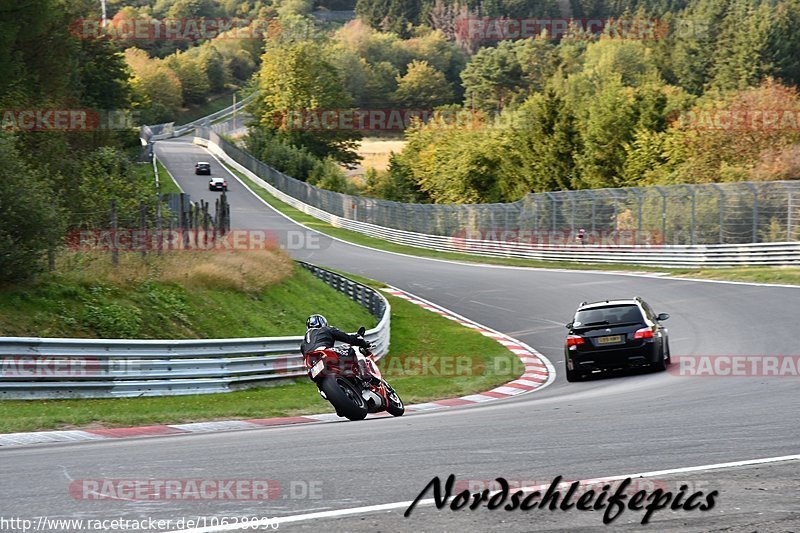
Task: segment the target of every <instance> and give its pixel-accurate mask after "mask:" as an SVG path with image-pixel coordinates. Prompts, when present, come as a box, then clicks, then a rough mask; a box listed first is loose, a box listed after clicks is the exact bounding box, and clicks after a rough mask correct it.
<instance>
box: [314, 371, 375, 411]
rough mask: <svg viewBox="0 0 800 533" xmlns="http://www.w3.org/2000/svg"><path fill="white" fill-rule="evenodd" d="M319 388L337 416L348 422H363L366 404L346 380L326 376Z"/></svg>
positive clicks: (353, 386) (358, 392)
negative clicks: (346, 419)
mask: <svg viewBox="0 0 800 533" xmlns="http://www.w3.org/2000/svg"><path fill="white" fill-rule="evenodd" d="M321 388H322V392H324V393H325V397H326V398H327V399H328V401H329V402H330V403H331V405H333V407H334V408H335V409H336V413H337V414H339V416H344V417H346V418H348V419H349V420H363V419H364V418H365V417H366V416H367V403H366V402H365V401H364V398H362V397H361V391H360V390H358V388H357V387H356V386H355V385H353V384H352V383H350V381H349V380H347V379H346V378H343V377H341V376H326V377H325V379H323V380H322V385H321Z"/></svg>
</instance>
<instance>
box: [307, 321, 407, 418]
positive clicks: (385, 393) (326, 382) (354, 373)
mask: <svg viewBox="0 0 800 533" xmlns="http://www.w3.org/2000/svg"><path fill="white" fill-rule="evenodd" d="M365 331H366V330H365V329H364V328H363V327H361V328H360V329H359V330H358V333H357V335H358V336H359V337H361V338H363V337H364V333H365ZM371 348H372V346H370V348H362V347H359V348H358V350H359V351H360V353H361V354H362V356H363V357H362V358H359V357H358V356H357V355H355V353H354V352H352V350H354V348H353V347H351V346H347V345H344V346H342V347H334V348H327V349H323V350H314V351H312V352H308V353H307V354H306V355H305V356H303V359H304V362H305V366H306V370H307V371H308V377H309V378H311V380H312V381H313V382H314V383H316V384H317V388H318V389H319V394H320V396H322V397H323V398H324V399H325V400H327V401H328V402H330V404H331V405H333V407H334V408H335V409H336V414H337V415H339V416H342V417H346V418H348V419H350V420H362V419H364V418H365V417H366V416H367V414H368V413H380V412H382V411H387V412H388V413H389V414H390V415H392V416H402V415H403V413H404V412H405V405H404V404H403V400H401V399H400V396H399V395H398V394H397V392H395V390H394V389H393V388H392V386H391V385H389V384H388V383H387V382H386V380H384V379H383V377H382V375H381V371H380V369H378V365H377V364H376V363H375V354H373V353H372V350H371ZM359 359H360V361H359ZM359 363H363V364H359Z"/></svg>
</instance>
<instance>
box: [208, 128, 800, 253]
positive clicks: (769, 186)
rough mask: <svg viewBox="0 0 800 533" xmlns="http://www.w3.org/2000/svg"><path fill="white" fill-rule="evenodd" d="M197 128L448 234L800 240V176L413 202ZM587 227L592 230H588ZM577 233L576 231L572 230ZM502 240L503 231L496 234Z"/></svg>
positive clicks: (315, 194) (290, 190) (273, 177)
mask: <svg viewBox="0 0 800 533" xmlns="http://www.w3.org/2000/svg"><path fill="white" fill-rule="evenodd" d="M198 136H199V137H201V138H203V139H206V140H210V141H211V142H213V143H216V144H218V145H219V146H220V147H221V148H222V149H223V150H224V151H225V152H226V153H227V154H228V155H229V156H230V157H231V158H232V159H234V160H235V161H236V162H238V163H239V164H241V165H243V166H244V167H246V168H248V169H249V170H250V171H252V172H254V173H255V174H256V175H258V176H260V177H261V178H263V179H264V180H266V181H267V182H269V183H270V184H271V185H273V186H274V187H276V188H277V189H278V190H280V191H282V192H284V193H286V194H288V195H290V196H292V197H294V198H296V199H298V200H300V201H302V202H304V203H306V204H309V205H311V206H314V207H316V208H319V209H321V210H323V211H326V212H328V213H331V214H333V215H336V216H339V217H342V218H346V219H349V220H356V221H359V222H368V223H371V224H376V225H379V226H384V227H388V228H395V229H399V230H404V231H412V232H417V233H424V234H428V235H442V236H470V235H473V236H477V237H478V238H481V236H483V237H484V238H485V236H486V235H487V234H488V233H489V232H491V233H492V234H494V235H501V234H502V235H508V234H509V233H513V232H521V231H525V232H530V234H532V235H536V236H538V237H534V239H538V240H539V241H540V242H544V241H545V240H546V239H547V240H553V239H554V238H556V237H555V236H556V235H557V236H559V237H558V238H561V239H564V240H566V239H569V240H574V238H573V236H574V235H581V234H584V233H585V234H587V235H588V236H591V235H607V234H610V233H616V234H620V233H625V232H627V235H628V236H629V242H626V243H620V242H618V241H617V242H616V244H631V245H650V244H667V245H695V244H744V243H760V242H785V241H796V240H798V238H800V181H771V182H735V183H710V184H698V185H663V186H650V187H626V188H618V189H593V190H580V191H558V192H546V193H536V194H528V195H526V196H525V197H524V198H523V199H521V200H519V201H516V202H513V203H506V204H405V203H400V202H391V201H387V200H378V199H375V198H365V197H361V196H351V195H346V194H341V193H336V192H332V191H328V190H324V189H320V188H317V187H314V186H312V185H309V184H307V183H305V182H303V181H300V180H297V179H295V178H292V177H290V176H287V175H285V174H283V173H281V172H278V171H277V170H275V169H273V168H272V167H270V166H269V165H267V164H265V163H263V162H261V161H259V160H257V159H256V158H255V157H253V156H252V155H250V154H249V153H247V152H245V151H244V150H242V149H241V148H238V147H236V146H234V145H232V144H231V143H229V142H227V141H225V139H222V138H221V137H220V136H219V135H217V134H216V133H215V132H213V131H211V130H210V129H208V128H201V129H199V130H198ZM582 230H583V231H582ZM565 235H568V236H569V237H566V238H565V237H564V236H565ZM495 238H497V237H495Z"/></svg>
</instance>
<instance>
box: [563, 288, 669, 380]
mask: <svg viewBox="0 0 800 533" xmlns="http://www.w3.org/2000/svg"><path fill="white" fill-rule="evenodd" d="M668 318H669V315H668V314H666V313H661V314H659V315H656V314H655V313H654V312H653V309H652V308H651V307H650V306H649V305H648V304H647V302H645V301H644V300H642V299H641V298H639V297H638V296H637V297H635V298H632V299H630V300H606V301H604V302H594V303H587V302H583V303H582V304H581V305H580V307H578V310H577V312H576V313H575V318H574V319H573V320H572V322H570V323H569V324H567V329H568V330H569V333H568V335H567V340H566V343H565V345H564V363H565V365H566V373H567V381H580V380H582V379H583V378H584V377H585V376H586V375H587V374H590V373H594V372H598V371H604V370H614V369H619V368H637V367H651V368H654V369H656V370H666V369H667V365H669V364H670V362H671V361H670V352H669V337H668V336H667V328H665V327H664V326H662V325H661V322H663V321H665V320H667V319H668Z"/></svg>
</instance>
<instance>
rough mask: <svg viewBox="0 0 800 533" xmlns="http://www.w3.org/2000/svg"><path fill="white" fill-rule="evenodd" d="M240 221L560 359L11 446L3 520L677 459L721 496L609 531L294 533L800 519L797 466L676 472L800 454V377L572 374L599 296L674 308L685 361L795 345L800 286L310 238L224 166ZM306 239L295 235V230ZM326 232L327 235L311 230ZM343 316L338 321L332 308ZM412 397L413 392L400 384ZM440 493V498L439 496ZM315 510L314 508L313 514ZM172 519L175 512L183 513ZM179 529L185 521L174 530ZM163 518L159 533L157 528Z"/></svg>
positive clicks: (390, 489) (133, 513)
mask: <svg viewBox="0 0 800 533" xmlns="http://www.w3.org/2000/svg"><path fill="white" fill-rule="evenodd" d="M156 150H157V153H158V156H159V158H160V159H161V160H162V162H164V164H165V165H166V166H167V168H168V169H169V170H170V172H171V173H172V174H173V175H174V176H175V178H176V179H177V180H178V182H179V183H180V185H181V187H182V188H183V189H184V190H185V191H186V192H187V193H189V194H191V195H192V200H194V201H197V200H199V199H201V198H203V199H205V200H208V201H210V202H211V203H212V205H213V202H214V199H215V198H216V197H217V196H218V195H219V194H220V193H217V192H211V191H209V190H208V187H207V182H208V177H207V176H195V175H194V170H193V168H194V163H195V162H196V161H198V160H209V161H211V162H212V173H213V174H214V175H225V171H224V169H223V168H222V167H221V166H220V165H219V164H218V162H217V161H215V160H214V159H213V158H212V157H211V156H210V155H209V154H208V153H207V152H205V151H204V150H203V149H202V148H200V147H197V146H194V145H192V144H189V143H188V142H185V141H173V142H160V143H158V144H157V147H156ZM228 183H229V192H228V197H229V201H230V203H231V215H232V226H233V227H234V228H244V229H267V230H270V231H275V232H277V233H278V234H280V235H281V239H282V242H289V240H291V241H292V242H295V243H297V242H299V241H300V240H301V239H300V238H299V237H301V236H302V237H303V239H302V240H303V244H304V246H302V247H299V249H294V250H291V253H292V255H293V256H294V257H296V258H298V259H304V260H308V261H310V262H313V263H316V264H319V265H322V266H327V267H333V268H336V269H341V270H345V271H348V272H352V273H357V274H361V275H364V276H368V277H370V278H374V279H378V280H381V281H384V282H387V283H390V284H392V285H395V286H397V287H399V288H401V289H404V290H407V291H410V292H412V293H415V294H417V295H419V296H421V297H424V298H427V299H429V300H431V301H433V302H435V303H437V304H439V305H442V306H445V307H447V308H449V309H451V310H453V311H455V312H457V313H460V314H462V315H464V316H466V317H468V318H471V319H473V320H476V321H478V322H480V323H483V324H485V325H487V326H489V327H492V328H495V329H497V330H499V331H502V332H504V333H507V334H509V335H512V336H514V337H516V338H518V339H520V340H522V341H524V342H526V343H528V344H529V345H531V346H533V347H534V348H536V349H537V350H539V351H540V352H541V353H543V354H544V355H545V356H546V357H548V358H549V359H550V361H551V362H552V363H553V364H554V365H555V367H556V369H557V371H558V377H557V379H556V381H555V382H554V383H553V384H552V385H550V386H549V387H547V388H546V389H544V390H541V391H538V392H535V393H533V394H529V395H525V396H522V397H518V398H515V399H509V400H504V401H499V402H492V404H491V405H486V406H477V407H470V408H454V409H449V410H446V411H441V412H431V413H425V414H418V415H414V416H409V417H406V418H400V419H371V420H366V421H364V422H359V423H347V422H342V423H338V422H335V423H321V424H314V425H309V426H303V427H282V428H272V429H264V430H253V431H245V432H235V431H234V432H227V433H216V434H207V435H203V434H196V435H185V436H175V437H163V438H150V439H145V440H139V441H137V440H135V439H128V440H124V439H123V440H115V441H104V442H96V443H92V442H89V443H75V444H52V445H42V446H28V447H20V448H13V449H8V450H3V451H2V452H0V453H2V472H3V479H4V483H3V488H2V491H3V492H2V495H0V501H2V508H3V510H2V513H0V514H2V515H3V516H21V517H27V518H32V517H39V516H43V515H46V516H48V517H49V518H59V517H60V518H84V519H90V518H97V519H103V518H117V517H119V518H129V519H141V518H144V517H152V518H163V519H172V520H173V521H175V520H177V519H180V518H187V519H191V518H195V517H197V516H209V517H210V516H217V517H244V516H247V517H272V516H294V515H306V514H309V513H315V512H322V511H335V510H342V509H354V508H362V507H368V506H372V505H377V504H390V503H394V502H407V501H410V500H413V499H414V498H416V497H417V495H418V494H419V493H420V492H421V491H422V489H423V488H424V487H425V486H426V484H427V483H428V482H429V481H430V480H431V478H432V477H434V476H440V477H441V478H443V479H444V478H446V477H447V476H448V475H449V474H455V476H456V478H457V480H460V481H462V482H463V481H466V480H489V479H493V478H495V477H498V476H502V477H505V478H506V479H508V480H510V481H512V483H513V482H514V481H520V482H522V483H523V484H526V485H530V484H546V483H549V482H550V480H552V478H554V477H555V476H558V475H561V476H563V478H564V479H567V480H584V479H589V478H597V477H605V476H625V475H628V474H636V473H646V472H654V471H665V472H663V473H660V474H658V475H657V476H653V477H654V478H656V485H658V486H662V487H668V489H665V490H671V491H673V492H677V491H678V487H679V486H680V485H681V484H684V483H686V484H689V485H690V486H691V488H693V489H697V490H702V491H704V492H705V493H706V494H707V493H708V492H710V491H713V490H718V491H720V494H719V496H718V498H717V501H716V506H715V507H714V508H713V509H711V510H710V511H707V512H700V511H698V510H695V511H691V512H687V511H675V512H673V511H669V510H661V511H658V512H656V513H655V514H654V515H653V517H652V518H651V521H650V523H649V524H648V525H641V524H640V521H641V519H642V516H643V514H644V512H643V511H634V510H626V511H625V512H624V513H623V514H622V515H621V516H620V517H619V518H618V519H617V520H616V521H615V522H613V523H612V524H611V525H608V526H604V525H603V521H602V511H598V512H581V511H577V510H575V509H572V510H571V511H568V512H562V511H558V510H557V511H552V512H551V511H549V510H541V509H534V510H531V511H526V512H523V511H520V510H516V511H504V510H502V509H498V510H494V511H489V510H487V509H486V508H485V506H484V507H482V508H480V509H478V510H475V511H471V510H469V509H462V510H458V511H453V510H450V509H449V508H447V507H446V508H443V509H441V510H437V509H436V508H435V507H432V506H427V507H418V508H417V509H416V510H415V511H414V512H413V513H412V515H411V516H410V517H408V518H405V517H404V516H403V511H404V510H405V507H406V506H405V505H402V506H396V507H395V508H392V509H390V510H379V511H371V510H370V509H362V510H357V511H352V514H345V515H342V516H332V517H327V518H313V517H306V518H305V519H302V520H300V519H299V520H298V521H297V522H295V523H286V524H281V525H280V527H279V529H278V530H279V531H280V530H283V531H386V532H389V531H409V532H412V531H413V532H423V531H424V532H427V531H458V532H465V531H490V530H501V529H502V530H507V531H550V530H563V531H575V530H577V529H580V530H582V531H583V530H586V531H601V530H602V531H639V530H642V531H726V532H728V531H759V532H765V531H776V532H777V531H798V530H800V461H797V460H793V461H780V462H773V463H766V464H761V465H751V466H738V467H730V468H724V469H714V470H700V471H692V472H680V471H679V472H677V473H670V472H669V471H672V470H675V469H681V468H685V467H695V466H702V465H717V464H720V463H729V462H736V461H746V460H753V459H762V458H773V457H783V456H789V455H795V454H798V453H800V423H799V422H800V420H799V418H800V417H798V406H800V401H798V400H799V399H800V394H799V393H798V385H800V378H798V377H797V376H794V377H792V376H784V377H687V376H678V375H675V374H674V373H656V374H637V375H630V376H624V377H609V378H606V379H595V380H591V381H586V382H582V383H567V382H566V381H565V379H564V377H563V355H562V343H563V338H564V334H565V329H564V326H563V324H564V323H566V322H568V321H569V319H570V318H571V315H572V313H573V312H574V309H575V307H576V305H577V304H578V303H579V302H581V301H583V300H589V301H592V300H600V299H606V298H612V297H630V296H633V295H640V296H642V297H644V298H645V299H646V300H647V301H649V302H650V304H651V305H652V306H653V308H654V309H655V311H656V312H657V313H658V312H667V313H669V314H670V315H671V318H670V320H669V322H667V324H666V325H667V326H668V327H669V330H670V344H671V348H672V354H673V356H703V355H797V354H800V348H799V347H798V343H797V340H796V338H797V323H798V318H797V317H798V315H799V314H800V290H799V289H794V288H786V287H769V286H756V285H745V284H729V283H708V282H693V281H685V280H675V279H659V278H657V277H642V276H631V275H618V274H608V273H590V272H562V271H547V270H531V269H515V268H497V267H484V266H478V265H466V264H456V263H449V262H442V261H433V260H426V259H418V258H412V257H406V256H401V255H396V254H389V253H384V252H380V251H375V250H370V249H366V248H362V247H358V246H354V245H350V244H346V243H343V242H340V241H335V240H331V239H329V238H327V237H325V236H320V235H319V234H311V233H310V232H308V231H306V230H304V229H303V228H301V227H299V226H296V225H294V224H293V223H291V222H290V221H288V220H287V219H286V218H285V217H283V216H281V215H280V214H277V213H275V212H274V211H273V210H271V209H270V208H269V207H267V206H266V205H265V204H264V203H263V202H262V201H261V200H260V199H258V198H257V197H255V196H254V195H252V194H251V193H249V192H248V191H247V190H246V188H245V187H244V186H243V185H242V184H241V183H240V182H238V180H236V179H235V178H233V177H229V178H228ZM290 234H291V236H290ZM309 236H311V239H309ZM329 318H334V317H329ZM398 392H400V394H401V395H402V390H400V391H398ZM105 478H111V479H128V478H139V479H141V478H154V479H215V480H220V479H226V480H227V479H270V480H276V481H278V482H279V483H280V485H281V486H282V487H283V492H282V493H281V495H280V496H277V497H276V499H274V500H270V501H266V502H265V501H226V500H212V501H192V500H171V501H130V500H126V499H118V500H108V499H105V500H96V501H95V500H86V499H81V498H76V497H73V496H71V495H70V493H69V486H70V483H71V482H72V481H73V480H78V479H105ZM424 497H425V498H430V497H432V493H430V492H428V493H427V494H426V495H425V496H424ZM300 518H303V517H300ZM173 524H174V522H173ZM173 529H178V528H177V527H174V528H173ZM153 531H155V529H153Z"/></svg>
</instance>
